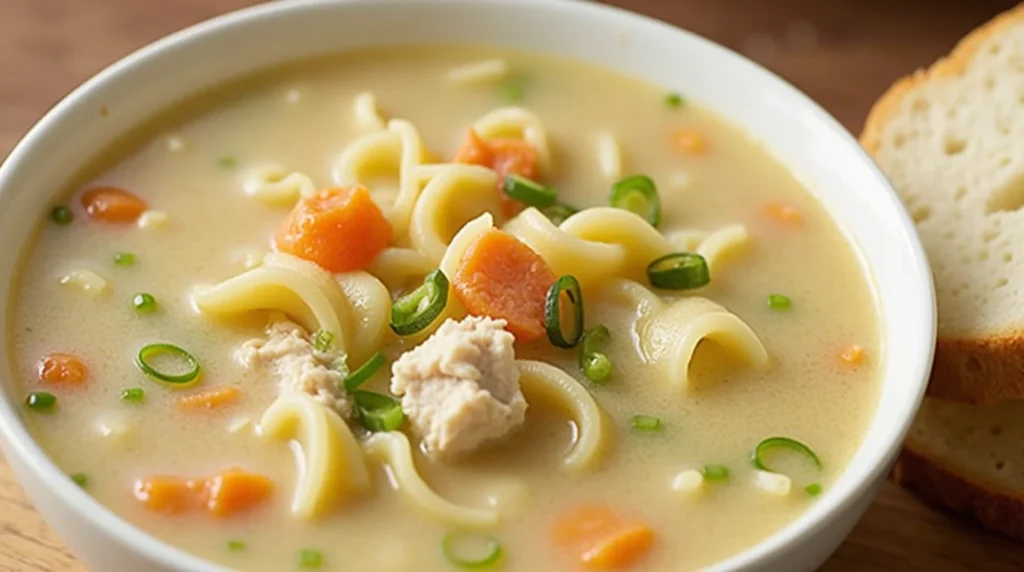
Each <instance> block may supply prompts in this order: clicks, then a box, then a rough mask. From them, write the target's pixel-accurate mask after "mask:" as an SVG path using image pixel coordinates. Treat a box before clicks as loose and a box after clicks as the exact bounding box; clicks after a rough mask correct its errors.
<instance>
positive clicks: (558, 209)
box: [540, 203, 579, 226]
mask: <svg viewBox="0 0 1024 572" xmlns="http://www.w3.org/2000/svg"><path fill="white" fill-rule="evenodd" d="M540 212H541V213H542V214H543V215H544V216H546V217H548V220H550V221H551V224H553V225H555V226H558V225H560V224H562V223H563V222H565V219H567V218H569V217H571V216H572V215H574V214H576V213H578V212H579V210H577V209H575V208H573V207H570V206H569V205H566V204H563V203H555V204H553V205H551V206H550V207H545V208H543V209H540Z"/></svg>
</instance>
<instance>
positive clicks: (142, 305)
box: [132, 292, 156, 314]
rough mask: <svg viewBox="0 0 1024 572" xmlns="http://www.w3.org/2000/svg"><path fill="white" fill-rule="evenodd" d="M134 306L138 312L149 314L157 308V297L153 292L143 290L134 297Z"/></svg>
mask: <svg viewBox="0 0 1024 572" xmlns="http://www.w3.org/2000/svg"><path fill="white" fill-rule="evenodd" d="M132 307H133V308H135V311H136V312H139V313H142V314H148V313H150V312H153V311H154V310H156V298H154V297H153V296H152V294H147V293H145V292H141V293H139V294H136V295H135V296H134V297H133V298H132Z"/></svg>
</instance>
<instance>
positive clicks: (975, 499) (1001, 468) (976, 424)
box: [893, 398, 1024, 540]
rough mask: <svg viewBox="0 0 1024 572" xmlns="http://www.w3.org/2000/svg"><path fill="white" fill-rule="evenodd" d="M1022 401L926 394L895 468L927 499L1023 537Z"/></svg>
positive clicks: (896, 474) (899, 476)
mask: <svg viewBox="0 0 1024 572" xmlns="http://www.w3.org/2000/svg"><path fill="white" fill-rule="evenodd" d="M1022 442H1024V402H1018V401H1004V402H1002V403H1000V404H998V405H993V406H976V405H964V404H961V403H954V402H950V401H942V400H939V399H931V398H929V399H926V400H925V403H924V406H923V407H922V408H921V411H920V412H919V413H918V417H917V420H916V421H915V422H914V427H913V429H911V432H910V435H909V436H908V437H907V442H906V443H905V445H904V448H903V452H902V453H901V454H900V458H899V461H897V463H896V467H895V469H894V470H893V476H894V477H895V479H896V480H897V481H899V482H900V483H901V484H903V485H904V486H906V487H907V488H910V489H912V490H915V491H917V492H918V493H919V494H921V496H923V497H925V498H926V499H928V500H930V501H932V502H934V503H938V504H940V505H943V506H945V507H947V508H949V509H952V510H953V511H955V512H958V513H960V514H963V515H965V516H968V517H972V518H974V519H976V520H978V521H979V522H980V523H981V524H982V525H984V526H985V527H987V528H990V529H992V530H995V531H998V532H1002V533H1003V534H1006V535H1009V536H1012V537H1014V538H1017V539H1020V540H1024V445H1022Z"/></svg>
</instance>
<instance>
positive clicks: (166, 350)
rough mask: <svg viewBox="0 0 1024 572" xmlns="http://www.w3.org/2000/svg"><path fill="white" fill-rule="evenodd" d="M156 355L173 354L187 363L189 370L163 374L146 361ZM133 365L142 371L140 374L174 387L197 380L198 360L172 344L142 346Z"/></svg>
mask: <svg viewBox="0 0 1024 572" xmlns="http://www.w3.org/2000/svg"><path fill="white" fill-rule="evenodd" d="M158 354H173V355H175V356H177V357H178V358H180V359H181V360H183V361H184V362H185V363H187V364H188V365H189V368H190V369H189V370H188V371H186V372H185V373H182V374H178V375H174V374H170V373H164V372H162V371H160V370H158V369H156V368H155V367H153V366H151V365H150V364H149V362H148V361H147V360H149V359H150V358H151V357H153V356H155V355H158ZM135 365H136V366H137V367H138V368H139V369H141V370H142V373H144V374H146V375H148V376H150V377H152V378H154V379H157V380H159V381H163V382H165V383H170V384H174V385H188V384H190V383H192V382H193V381H195V380H196V379H198V378H199V370H200V368H199V360H197V359H196V358H195V356H193V355H192V354H190V353H188V352H187V351H185V350H183V349H181V348H179V347H178V346H176V345H174V344H167V343H156V344H149V345H146V346H143V347H142V349H141V350H139V353H138V355H136V356H135Z"/></svg>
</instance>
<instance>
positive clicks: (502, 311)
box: [451, 229, 557, 342]
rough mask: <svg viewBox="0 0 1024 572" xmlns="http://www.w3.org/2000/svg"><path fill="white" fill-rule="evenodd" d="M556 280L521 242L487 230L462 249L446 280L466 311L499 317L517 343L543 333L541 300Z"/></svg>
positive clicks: (504, 234)
mask: <svg viewBox="0 0 1024 572" xmlns="http://www.w3.org/2000/svg"><path fill="white" fill-rule="evenodd" d="M556 278H557V277H556V276H555V273H554V272H553V271H552V270H551V267H550V266H548V263H547V262H545V261H544V259H543V258H541V256H540V255H539V254H537V253H536V252H534V251H533V249H531V248H530V247H529V246H527V245H526V244H525V243H523V242H522V241H520V240H519V239H518V238H516V237H514V236H512V235H510V234H508V233H506V232H503V231H500V230H498V229H490V230H488V231H487V232H485V233H483V234H481V235H480V236H479V237H477V238H476V240H474V241H473V242H472V243H471V244H470V245H469V247H468V248H466V252H465V254H463V255H462V259H461V260H460V261H459V268H458V270H456V271H455V276H452V277H451V281H452V287H453V289H454V291H455V296H456V297H457V298H458V299H459V302H461V303H462V305H463V306H464V307H465V308H466V311H467V312H469V313H470V314H473V315H475V316H489V317H491V318H500V319H503V320H505V321H506V322H508V326H507V327H508V331H510V332H512V334H513V335H515V337H516V339H517V340H518V341H522V342H528V341H532V340H535V339H537V338H539V337H541V336H543V335H544V299H545V298H546V297H547V293H548V289H549V288H551V285H552V284H554V283H555V279H556Z"/></svg>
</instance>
